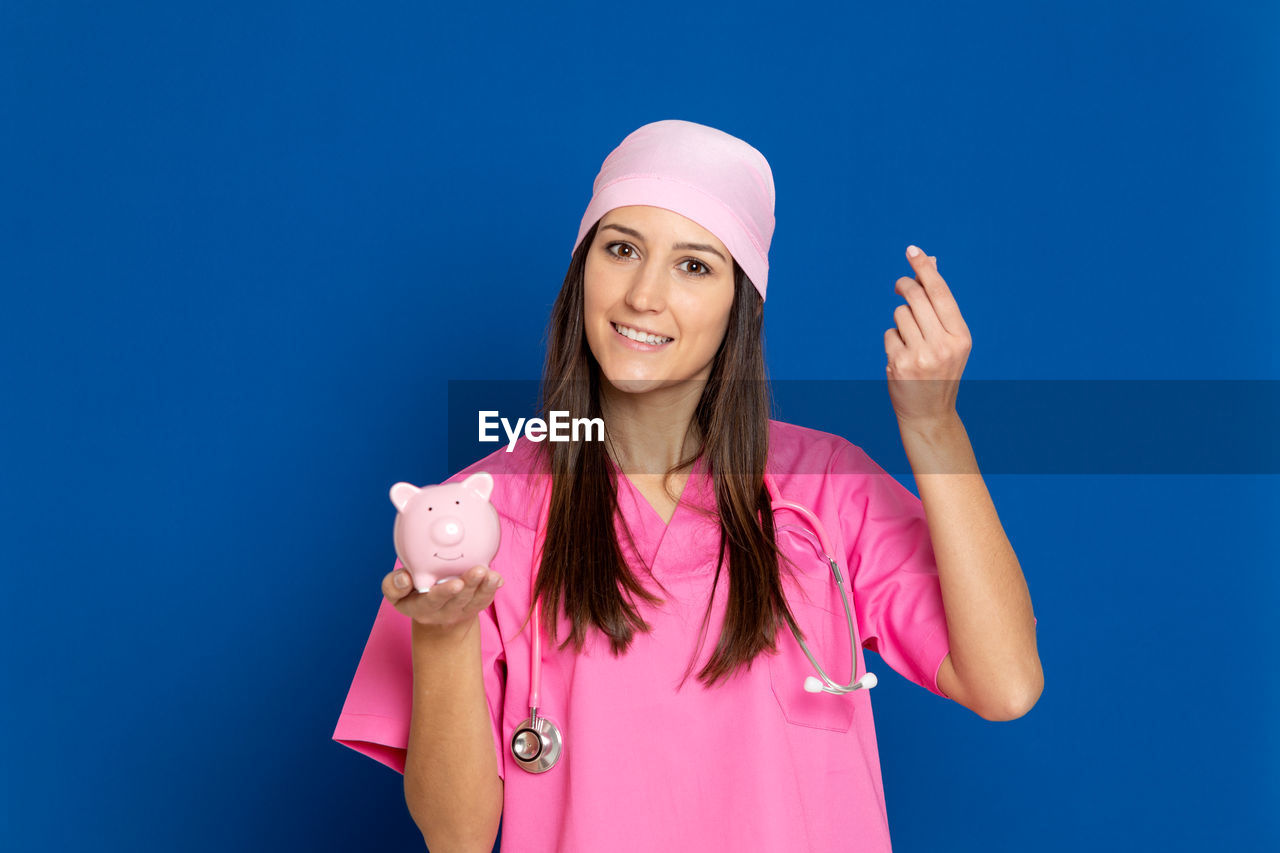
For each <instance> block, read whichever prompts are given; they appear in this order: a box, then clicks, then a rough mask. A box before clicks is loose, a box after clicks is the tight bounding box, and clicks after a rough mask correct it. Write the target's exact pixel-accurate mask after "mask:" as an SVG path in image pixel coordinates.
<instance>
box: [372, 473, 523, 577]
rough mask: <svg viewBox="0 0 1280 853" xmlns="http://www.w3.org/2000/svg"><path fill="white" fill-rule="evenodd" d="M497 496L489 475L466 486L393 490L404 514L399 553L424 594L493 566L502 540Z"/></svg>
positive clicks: (474, 476) (397, 530)
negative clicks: (477, 568)
mask: <svg viewBox="0 0 1280 853" xmlns="http://www.w3.org/2000/svg"><path fill="white" fill-rule="evenodd" d="M492 493H493V477H492V475H490V474H487V473H485V472H484V471H480V472H479V473H476V474H472V475H471V476H470V477H468V478H467V479H465V480H463V481H462V482H461V483H442V484H441V485H438V486H424V487H422V488H418V487H417V486H415V485H412V484H411V483H396V484H395V485H394V486H392V487H391V502H392V503H393V504H395V506H396V509H397V510H399V512H398V513H397V514H396V526H395V531H394V534H393V535H394V538H395V543H396V554H397V555H399V557H400V562H402V563H404V566H405V568H406V569H408V571H409V574H410V575H412V576H413V585H414V587H415V588H416V589H417V590H418V592H426V591H427V590H429V589H431V587H432V586H434V585H435V584H436V583H438V582H439V581H442V580H446V579H448V578H452V577H457V576H458V575H460V574H462V573H463V572H465V571H466V570H467V569H469V568H471V567H472V566H487V565H489V561H490V560H492V559H493V555H494V554H496V553H497V552H498V541H499V539H500V538H501V530H500V528H499V526H498V511H497V510H495V509H494V508H493V504H491V503H489V495H490V494H492Z"/></svg>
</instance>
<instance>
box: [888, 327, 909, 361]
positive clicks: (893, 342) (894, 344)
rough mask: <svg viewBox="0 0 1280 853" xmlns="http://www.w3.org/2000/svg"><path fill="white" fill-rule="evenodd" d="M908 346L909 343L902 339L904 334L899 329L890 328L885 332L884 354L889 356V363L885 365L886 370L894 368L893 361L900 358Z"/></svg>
mask: <svg viewBox="0 0 1280 853" xmlns="http://www.w3.org/2000/svg"><path fill="white" fill-rule="evenodd" d="M906 348H907V344H906V342H905V341H903V340H902V334H901V333H900V332H899V331H898V330H897V329H888V330H886V331H885V333H884V354H885V355H886V356H887V357H888V359H889V363H888V364H886V365H885V369H886V370H893V363H894V362H895V361H897V359H898V358H899V355H898V354H899V353H901V352H902V351H903V350H905V349H906Z"/></svg>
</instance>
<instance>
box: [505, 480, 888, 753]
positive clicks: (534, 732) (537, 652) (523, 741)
mask: <svg viewBox="0 0 1280 853" xmlns="http://www.w3.org/2000/svg"><path fill="white" fill-rule="evenodd" d="M764 485H765V489H767V490H768V493H769V499H770V501H771V502H772V506H773V510H774V512H777V511H778V510H781V509H789V510H791V511H792V512H795V513H796V514H798V515H800V516H802V517H803V518H804V519H805V520H806V521H807V522H809V526H810V527H812V528H813V533H816V534H817V540H818V541H817V545H818V547H819V548H820V549H821V551H822V555H823V556H824V557H825V558H826V560H827V564H828V565H829V566H830V567H831V574H832V575H834V576H835V579H836V586H837V587H839V589H840V600H841V601H842V602H843V603H844V616H845V622H846V624H847V625H848V628H849V653H850V656H851V657H852V663H851V664H850V667H851V669H852V673H851V677H852V680H850V681H849V683H847V684H837V683H836V682H835V681H833V680H832V678H831V677H830V676H829V675H827V673H826V670H824V669H823V668H822V665H821V664H819V663H818V661H817V660H816V659H815V658H814V656H813V653H812V652H810V651H809V646H808V645H807V644H806V643H805V641H804V640H803V639H801V637H800V634H799V633H798V632H797V631H796V629H795V628H794V627H793V628H792V629H791V633H792V634H794V635H795V638H796V641H797V642H798V643H799V644H800V648H801V649H803V650H804V654H805V657H807V658H808V659H809V663H811V664H813V668H814V669H816V670H817V671H818V676H817V677H815V676H812V675H810V676H809V677H807V678H806V679H805V680H804V689H805V690H806V691H808V692H809V693H834V694H843V693H852V692H853V691H854V690H870V689H871V688H872V687H875V686H876V683H877V681H876V676H875V674H874V673H871V672H868V673H867V674H866V675H864V676H862V678H858V677H857V676H858V650H857V648H855V645H856V642H857V641H856V640H855V639H854V630H853V610H852V609H851V608H850V607H849V596H848V594H847V592H846V591H845V585H844V576H843V575H842V574H841V573H840V566H839V564H837V563H836V560H835V558H834V557H832V556H831V554H832V551H833V549H832V548H831V543H830V542H829V541H828V539H827V530H826V528H825V527H824V526H823V524H822V522H821V521H820V520H819V519H818V516H817V515H815V514H814V513H813V512H812V511H811V510H810V509H809V508H808V507H804V506H801V505H800V504H797V503H792V502H791V501H784V500H783V499H782V498H781V497H780V496H779V494H778V487H777V484H776V483H774V482H773V477H772V476H771V475H770V474H769V473H768V472H765V475H764ZM788 529H792V530H795V531H796V532H804V533H805V535H806V536H810V534H809V533H808V532H805V531H800V529H799V528H788ZM545 531H546V525H545V524H540V525H539V526H538V542H537V544H536V546H535V547H534V551H533V553H534V557H535V561H536V560H540V559H541V550H542V542H543V539H544V538H545V536H546V532H545ZM810 541H812V537H811V536H810ZM534 580H535V577H534V573H533V572H532V571H531V572H530V578H529V595H530V600H532V597H533V594H534ZM532 620H533V621H532V633H533V649H532V655H531V656H530V658H529V716H528V717H527V718H525V720H524V722H522V723H520V725H519V726H517V727H516V730H515V733H514V734H512V736H511V754H512V755H513V756H514V757H515V761H516V764H518V765H520V766H521V767H523V768H524V769H525V770H528V771H529V772H530V773H545V772H546V771H548V770H550V769H551V768H552V767H554V766H555V764H556V762H557V761H558V760H559V759H560V753H561V752H562V751H563V749H564V740H563V738H562V737H561V735H560V729H559V728H557V727H556V725H555V724H554V723H553V722H551V720H549V719H547V718H546V717H544V716H542V715H541V714H539V713H538V699H539V694H540V693H541V690H542V631H541V622H540V620H539V613H538V608H537V607H534V608H533V616H532Z"/></svg>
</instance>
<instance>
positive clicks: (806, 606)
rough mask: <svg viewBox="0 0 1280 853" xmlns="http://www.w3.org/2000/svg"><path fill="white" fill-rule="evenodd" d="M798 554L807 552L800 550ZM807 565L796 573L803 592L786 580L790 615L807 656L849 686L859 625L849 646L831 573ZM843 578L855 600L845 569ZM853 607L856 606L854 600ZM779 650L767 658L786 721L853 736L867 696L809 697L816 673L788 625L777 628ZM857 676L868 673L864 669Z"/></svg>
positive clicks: (824, 567)
mask: <svg viewBox="0 0 1280 853" xmlns="http://www.w3.org/2000/svg"><path fill="white" fill-rule="evenodd" d="M791 553H796V551H794V550H792V551H791ZM800 553H806V552H804V551H803V550H801V551H800ZM809 563H810V565H803V566H802V572H801V573H797V574H796V578H795V580H796V581H798V582H799V583H800V585H801V589H797V588H796V585H795V582H793V581H792V580H791V579H789V578H787V577H786V576H785V575H784V578H783V588H784V589H785V590H786V593H787V601H788V603H789V604H790V606H791V614H792V616H794V617H795V620H796V623H797V625H798V626H799V628H800V630H801V631H802V632H803V633H804V636H805V643H806V644H807V645H808V647H809V652H810V653H811V654H812V655H813V656H814V658H815V659H816V660H817V661H818V663H819V664H820V665H821V666H822V668H823V670H824V671H825V672H826V673H827V675H828V676H830V677H831V680H832V681H834V682H836V683H837V684H847V683H848V682H849V677H850V675H849V674H850V673H851V672H852V667H851V665H850V661H851V659H852V656H854V655H856V654H857V646H858V637H857V622H856V620H855V622H854V638H853V643H852V644H850V641H849V626H848V623H847V621H846V619H845V612H844V605H843V604H842V603H841V601H840V590H839V587H838V586H837V585H836V581H835V578H834V577H833V576H832V575H831V569H830V568H829V567H828V566H827V565H826V564H825V563H822V562H818V563H814V561H812V560H810V561H809ZM841 574H842V575H844V576H845V585H846V586H845V588H846V594H850V595H851V593H849V592H848V588H849V586H848V585H849V581H848V577H847V572H845V571H844V568H843V567H841ZM849 606H850V607H852V606H853V600H852V598H850V601H849ZM777 646H778V653H777V654H776V655H771V656H770V657H769V679H770V682H771V685H772V687H773V694H774V696H775V697H777V700H778V705H779V707H780V709H781V711H782V714H783V716H784V717H785V718H786V720H787V722H788V723H791V724H793V725H798V726H809V727H811V728H816V729H829V730H831V731H835V732H847V731H849V728H850V727H851V726H852V725H853V718H854V714H855V713H856V710H855V709H856V707H857V706H860V705H863V704H864V703H866V702H867V701H868V700H867V697H866V696H864V695H863V694H864V693H865V692H866V691H865V690H861V689H860V690H855V691H853V692H852V693H843V694H841V693H825V692H818V693H810V692H808V691H807V690H805V689H804V682H805V679H806V678H808V677H809V676H811V675H812V676H813V677H815V678H818V677H819V676H818V670H817V669H815V668H814V666H813V664H812V663H810V662H809V658H808V657H806V656H805V653H804V650H803V649H802V648H801V647H800V643H799V641H798V640H797V639H796V636H795V635H794V634H793V633H792V632H791V629H790V628H788V627H786V625H785V624H784V625H783V626H782V627H781V628H779V629H778V636H777ZM859 674H865V672H864V671H863V669H862V667H861V666H860V667H859Z"/></svg>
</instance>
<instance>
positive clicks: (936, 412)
mask: <svg viewBox="0 0 1280 853" xmlns="http://www.w3.org/2000/svg"><path fill="white" fill-rule="evenodd" d="M913 249H915V250H916V253H917V254H916V255H915V256H914V257H912V255H911V250H913ZM907 262H908V263H910V264H911V268H912V269H913V270H915V273H916V275H915V278H910V277H908V276H905V275H904V276H903V277H902V278H900V279H898V280H897V282H896V283H895V284H894V290H895V292H897V294H898V295H899V296H901V297H902V298H903V299H905V300H907V304H906V305H899V306H898V307H897V308H896V309H894V312H893V319H894V321H895V322H896V323H897V324H898V325H897V328H893V329H889V330H888V331H886V332H885V333H884V351H885V354H886V355H888V356H889V363H888V365H887V366H886V367H885V372H886V374H887V375H888V379H889V398H890V400H892V402H893V411H894V413H895V414H897V416H898V424H899V425H900V426H914V425H918V424H928V423H933V422H938V421H942V420H946V419H948V418H951V417H955V415H956V394H957V393H958V392H959V390H960V375H961V374H962V373H963V372H964V365H965V362H966V361H968V359H969V350H970V349H972V345H973V342H972V340H971V339H970V337H969V327H968V326H966V325H965V322H964V318H963V317H961V316H960V306H958V305H957V304H956V300H955V298H954V297H952V295H951V288H949V287H947V283H946V282H945V281H943V280H942V276H941V275H939V274H938V259H937V258H936V257H931V256H928V255H926V254H925V253H924V252H922V251H920V250H919V249H916V247H915V246H910V247H908V249H907ZM897 380H929V381H924V382H921V381H897Z"/></svg>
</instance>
